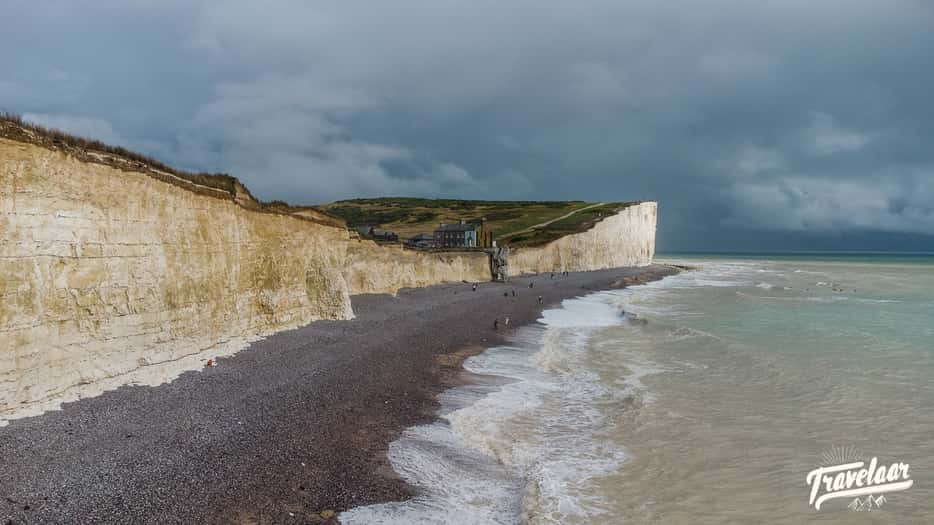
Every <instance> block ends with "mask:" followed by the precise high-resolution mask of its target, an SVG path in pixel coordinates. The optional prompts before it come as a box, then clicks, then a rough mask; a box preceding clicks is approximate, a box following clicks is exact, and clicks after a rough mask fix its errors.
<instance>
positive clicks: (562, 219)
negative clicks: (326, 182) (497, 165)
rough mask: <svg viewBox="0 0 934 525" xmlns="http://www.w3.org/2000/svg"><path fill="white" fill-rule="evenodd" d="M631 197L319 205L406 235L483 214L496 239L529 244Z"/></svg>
mask: <svg viewBox="0 0 934 525" xmlns="http://www.w3.org/2000/svg"><path fill="white" fill-rule="evenodd" d="M630 204H632V203H625V202H612V203H591V202H585V201H485V200H463V199H420V198H410V197H382V198H373V199H351V200H343V201H337V202H332V203H330V204H325V205H322V206H320V209H321V210H322V211H324V212H326V213H328V214H330V215H333V216H335V217H340V218H341V219H343V220H344V221H346V222H347V224H348V225H349V226H358V225H364V224H365V225H373V226H380V227H381V228H385V229H388V230H393V231H395V232H397V233H398V234H399V235H400V237H402V238H408V237H412V236H414V235H417V234H419V233H431V232H432V231H433V230H434V229H435V228H436V227H437V226H438V224H439V223H442V222H445V223H454V222H457V221H459V220H466V221H468V222H479V221H480V219H481V218H486V225H487V228H489V229H491V230H492V231H493V233H494V235H495V237H496V239H498V240H499V241H500V242H501V243H503V242H506V243H508V244H510V245H511V246H534V245H540V244H545V243H547V242H550V241H552V240H554V239H557V238H559V237H562V236H564V235H568V234H571V233H578V232H581V231H585V230H587V229H589V228H590V227H592V226H593V225H594V224H595V223H596V222H597V221H599V220H601V219H602V218H603V217H607V216H609V215H612V214H614V213H616V212H617V211H619V210H621V209H623V208H625V207H626V206H629V205H630Z"/></svg>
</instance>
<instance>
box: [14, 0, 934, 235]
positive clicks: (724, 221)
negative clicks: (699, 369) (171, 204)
mask: <svg viewBox="0 0 934 525" xmlns="http://www.w3.org/2000/svg"><path fill="white" fill-rule="evenodd" d="M53 4H54V5H53ZM4 10H5V11H7V12H6V13H5V14H8V15H9V16H10V18H11V19H15V20H16V23H14V24H10V25H9V27H7V28H6V29H7V30H6V31H5V32H4V33H3V34H2V35H0V60H3V63H4V64H6V65H7V67H6V68H5V71H3V72H0V109H5V110H14V111H19V112H22V113H29V114H31V116H32V118H34V119H35V120H40V121H44V122H45V123H53V125H56V126H61V127H65V128H66V129H69V130H71V131H76V132H79V133H83V134H84V133H87V134H93V135H96V136H98V137H100V138H104V139H106V140H115V141H122V142H123V145H126V146H129V147H135V148H140V149H143V150H144V151H145V152H147V153H151V154H154V155H157V156H158V157H160V158H162V159H164V160H165V161H167V162H170V163H173V164H177V165H180V167H184V168H190V169H203V170H212V171H213V170H222V171H229V172H231V173H232V174H235V175H237V176H239V177H241V178H242V179H244V180H245V182H246V183H247V184H248V185H249V186H250V187H251V188H253V189H254V190H255V192H256V193H257V194H258V195H259V196H261V197H262V198H266V199H273V198H285V199H287V200H290V201H297V202H316V201H323V200H330V199H336V198H344V197H352V196H359V195H400V194H416V195H426V196H431V195H437V196H442V195H443V196H455V195H462V196H464V197H483V198H496V197H502V198H531V199H564V198H575V199H578V198H579V199H593V200H607V199H644V198H654V199H658V200H660V201H661V203H662V223H661V224H660V242H661V245H662V247H663V248H678V247H688V246H694V245H693V244H691V242H689V241H693V240H695V239H704V240H709V242H708V243H707V244H705V245H709V246H710V247H711V248H740V247H742V246H745V245H750V244H749V239H754V238H766V237H768V236H769V235H772V237H770V238H772V239H777V241H776V242H777V243H778V244H779V245H781V246H777V247H778V248H781V247H782V246H784V247H789V248H791V247H795V246H799V247H800V246H808V247H810V248H813V247H815V245H818V246H819V245H820V243H821V242H822V241H821V240H822V239H823V240H826V239H829V237H827V235H836V236H839V235H844V234H845V235H847V236H849V237H847V238H849V239H852V241H853V243H854V244H860V242H862V241H865V242H867V243H869V244H870V245H867V247H869V248H871V247H872V245H879V244H880V243H882V244H885V243H884V242H882V241H880V239H882V240H884V239H886V237H885V236H884V235H883V234H880V233H879V232H884V234H885V235H896V234H898V235H902V234H904V235H903V236H902V237H899V238H904V239H906V240H905V241H904V242H905V243H906V244H905V246H906V247H908V248H916V249H932V248H934V242H932V240H931V237H930V236H931V234H934V222H932V214H934V211H932V209H934V206H932V205H931V204H929V203H931V202H934V199H931V198H930V197H932V196H934V195H932V191H934V190H932V182H931V181H932V180H934V172H932V169H934V151H932V148H930V145H929V137H930V136H932V135H934V104H931V102H930V93H931V92H934V71H932V70H931V68H930V63H931V61H932V59H934V35H932V32H931V31H930V28H931V27H934V11H932V9H931V8H930V6H929V5H927V4H925V3H924V2H917V1H910V0H892V1H890V2H878V1H877V0H847V1H844V0H825V1H821V2H814V1H813V0H807V1H805V0H786V1H783V2H773V3H758V2H747V1H740V0H712V1H708V2H703V3H701V2H696V3H660V2H655V1H648V0H645V1H642V0H638V1H635V0H627V1H610V0H586V1H581V2H541V1H531V0H516V1H512V2H505V3H504V2H493V1H491V0H479V1H478V0H475V1H471V2H466V1H454V2H434V1H428V0H402V1H399V2H362V1H356V0H350V1H346V0H345V1H341V2H338V1H310V2H309V1H298V0H289V1H285V0H279V1H270V2H262V3H258V2H253V1H248V0H229V1H225V2H215V1H208V0H199V1H185V2H183V1H171V2H148V1H144V0H135V1H133V2H116V1H115V0H100V1H96V2H90V1H84V0H81V1H76V2H69V3H61V2H49V3H42V2H39V3H36V2H26V1H25V0H11V2H10V3H9V5H7V6H5V7H4ZM34 34H43V35H45V36H44V38H43V39H42V41H41V42H36V41H35V40H34V39H33V38H32V35H34ZM108 126H109V127H108ZM776 232H777V233H776ZM773 234H774V235H773ZM915 234H917V235H915ZM886 246H888V245H887V244H886Z"/></svg>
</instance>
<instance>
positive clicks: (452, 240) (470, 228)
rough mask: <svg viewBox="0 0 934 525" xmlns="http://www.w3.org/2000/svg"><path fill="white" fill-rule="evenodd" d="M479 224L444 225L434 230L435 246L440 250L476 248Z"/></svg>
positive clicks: (462, 222)
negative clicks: (440, 248)
mask: <svg viewBox="0 0 934 525" xmlns="http://www.w3.org/2000/svg"><path fill="white" fill-rule="evenodd" d="M481 228H482V226H481V225H480V224H467V223H466V222H465V221H461V222H460V223H457V224H444V223H442V224H441V226H439V227H438V229H437V230H435V244H437V245H438V246H440V247H442V248H476V247H477V246H479V245H478V244H477V241H478V239H479V238H480V230H481Z"/></svg>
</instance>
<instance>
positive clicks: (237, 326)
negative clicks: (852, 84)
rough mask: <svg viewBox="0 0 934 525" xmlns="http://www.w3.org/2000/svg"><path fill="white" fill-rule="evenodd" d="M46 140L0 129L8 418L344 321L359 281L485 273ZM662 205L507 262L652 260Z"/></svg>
mask: <svg viewBox="0 0 934 525" xmlns="http://www.w3.org/2000/svg"><path fill="white" fill-rule="evenodd" d="M7 124H9V123H7ZM25 131H29V130H28V129H27V130H25ZM25 131H24V132H25ZM2 137H6V138H2ZM40 139H42V140H40ZM46 139H48V137H43V136H32V139H31V140H22V137H18V136H17V137H14V138H10V134H9V133H5V134H0V424H2V421H3V420H5V419H9V418H12V417H21V416H24V415H30V414H35V413H39V412H41V411H44V410H47V409H50V408H54V407H56V406H57V405H58V404H60V403H61V402H63V401H68V400H74V399H78V398H80V397H85V396H89V395H96V394H99V393H100V392H102V391H105V390H108V389H112V388H115V387H117V386H120V385H124V384H129V383H135V384H158V383H161V382H165V381H168V380H171V379H173V378H174V377H177V375H178V374H180V373H181V372H183V371H186V370H192V369H197V368H200V367H202V366H204V363H205V362H206V361H207V359H208V358H216V357H217V356H219V355H226V354H230V353H233V352H236V351H237V350H239V349H241V348H243V347H244V346H245V345H246V344H247V343H248V342H250V341H252V340H255V339H256V338H259V337H262V336H264V335H268V334H271V333H274V332H277V331H281V330H285V329H289V328H294V327H298V326H302V325H304V324H307V323H309V322H311V321H315V320H320V319H349V318H351V317H352V316H353V311H352V309H351V303H350V296H351V295H352V294H362V293H395V292H396V291H398V290H399V289H400V288H405V287H417V286H428V285H432V284H437V283H441V282H459V281H488V280H490V275H491V274H490V267H489V260H488V257H487V255H486V254H485V253H482V252H477V251H473V252H422V251H413V250H407V249H403V248H402V247H400V246H398V245H396V246H383V245H378V244H376V243H374V242H372V241H369V240H364V239H360V238H359V237H358V236H357V235H356V234H354V233H352V232H350V231H349V230H348V229H347V228H346V227H344V226H343V224H342V223H340V221H334V220H333V219H332V218H329V217H327V216H323V215H322V214H319V213H318V212H316V211H314V210H305V211H306V213H302V211H301V209H293V208H289V207H288V206H287V205H285V204H284V203H282V205H281V206H280V205H277V204H275V203H272V205H261V204H259V203H257V202H256V201H255V199H253V198H252V196H250V195H249V192H248V191H247V190H246V188H244V187H243V186H242V185H240V184H239V182H238V181H236V179H233V178H227V177H226V176H204V177H201V176H192V177H187V176H186V177H187V178H186V177H183V176H182V175H184V174H179V173H177V172H168V171H165V169H162V168H160V167H153V166H151V165H148V164H146V163H145V162H144V160H145V159H143V160H139V159H137V160H132V159H130V160H127V159H124V158H123V157H120V156H119V155H117V154H115V153H113V152H98V151H95V150H94V149H93V146H94V144H96V143H90V142H85V143H83V144H82V143H80V142H76V143H72V144H71V145H70V146H69V145H68V144H65V146H63V147H59V146H58V143H56V142H55V141H53V140H51V139H48V140H46ZM43 141H45V142H43ZM117 153H119V152H117ZM198 177H201V178H198ZM212 177H214V178H212ZM201 182H204V183H205V184H208V186H203V185H202V184H200V183H201ZM211 185H213V186H211ZM214 186H216V187H214ZM296 210H298V211H296ZM656 210H657V207H656V204H655V203H653V202H646V203H640V204H635V205H632V206H629V207H627V208H625V209H624V210H623V211H622V212H620V213H618V214H616V215H613V216H610V217H606V218H604V219H603V220H601V221H599V222H597V223H596V224H595V225H594V226H593V227H592V228H591V229H590V230H587V231H584V232H581V233H576V234H573V235H568V236H565V237H562V238H560V239H557V240H555V241H552V242H550V243H548V244H545V245H543V246H538V247H534V248H519V249H516V250H515V251H514V252H513V254H512V256H511V261H510V265H511V267H512V272H513V273H539V272H550V271H565V270H567V271H579V270H594V269H602V268H611V267H617V266H634V265H644V264H649V263H651V261H652V257H653V255H654V241H655V220H656Z"/></svg>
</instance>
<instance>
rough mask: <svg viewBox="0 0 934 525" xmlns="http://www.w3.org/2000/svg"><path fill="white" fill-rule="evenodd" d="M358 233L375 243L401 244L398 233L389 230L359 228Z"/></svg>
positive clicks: (370, 227) (368, 227)
mask: <svg viewBox="0 0 934 525" xmlns="http://www.w3.org/2000/svg"><path fill="white" fill-rule="evenodd" d="M357 232H359V233H360V235H363V236H364V237H369V238H371V239H373V240H374V241H383V242H399V236H398V235H397V234H396V232H393V231H389V230H380V229H379V228H374V227H372V226H358V227H357Z"/></svg>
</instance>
